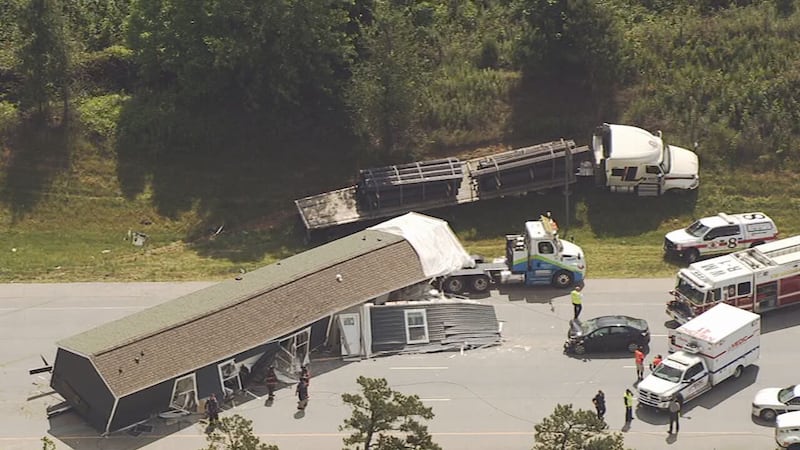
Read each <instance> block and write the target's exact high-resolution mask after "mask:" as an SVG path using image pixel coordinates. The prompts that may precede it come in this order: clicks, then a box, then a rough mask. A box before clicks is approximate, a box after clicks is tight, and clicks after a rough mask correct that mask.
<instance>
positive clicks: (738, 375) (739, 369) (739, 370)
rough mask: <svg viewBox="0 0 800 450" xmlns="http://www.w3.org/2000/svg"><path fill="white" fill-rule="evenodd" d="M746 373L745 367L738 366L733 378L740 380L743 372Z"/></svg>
mask: <svg viewBox="0 0 800 450" xmlns="http://www.w3.org/2000/svg"><path fill="white" fill-rule="evenodd" d="M743 371H744V367H742V366H736V370H734V371H733V378H739V377H740V376H742V372H743Z"/></svg>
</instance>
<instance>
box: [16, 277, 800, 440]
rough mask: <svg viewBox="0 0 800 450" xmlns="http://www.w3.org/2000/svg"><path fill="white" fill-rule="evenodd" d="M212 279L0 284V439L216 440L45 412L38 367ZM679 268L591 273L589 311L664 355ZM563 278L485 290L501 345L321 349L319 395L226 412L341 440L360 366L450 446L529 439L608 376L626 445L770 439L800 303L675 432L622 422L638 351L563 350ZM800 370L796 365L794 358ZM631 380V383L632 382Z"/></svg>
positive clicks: (614, 425)
mask: <svg viewBox="0 0 800 450" xmlns="http://www.w3.org/2000/svg"><path fill="white" fill-rule="evenodd" d="M209 284H210V283H204V282H195V283H130V284H118V283H78V284H6V285H0V376H2V380H3V383H2V384H0V411H2V420H1V421H0V449H2V450H18V449H24V450H27V449H41V448H42V445H41V442H40V439H41V438H42V437H43V436H50V438H51V439H53V440H54V441H55V443H56V446H57V448H59V449H61V448H65V449H66V448H71V449H80V450H89V449H92V450H93V449H103V450H105V449H109V450H111V449H114V450H123V449H126V450H127V449H140V448H142V449H177V450H196V449H199V448H202V447H204V446H205V445H206V443H205V437H204V427H203V425H202V424H201V423H199V422H198V420H199V418H200V417H199V416H190V417H189V418H185V419H181V420H179V421H170V422H169V423H168V422H165V421H162V420H160V419H156V420H155V421H154V422H153V425H154V428H153V430H152V431H149V432H147V431H145V432H142V433H140V434H138V435H134V434H133V433H129V432H120V433H115V434H112V435H110V436H108V437H100V436H98V434H97V432H96V431H94V430H92V429H91V428H89V427H87V426H86V425H85V424H84V423H83V422H82V421H81V420H80V418H79V417H78V416H77V415H75V414H74V413H65V414H62V415H59V416H56V417H54V418H52V419H50V420H49V421H48V419H47V418H46V416H45V408H46V407H47V406H48V405H51V404H54V403H57V402H58V399H57V396H55V395H53V393H52V392H51V390H50V389H49V386H48V375H47V374H44V375H33V376H31V375H29V374H28V370H29V369H31V368H35V367H39V366H41V365H42V361H41V359H40V355H42V356H44V357H45V358H46V359H47V360H48V361H49V362H52V358H53V356H54V354H55V342H56V341H57V340H59V339H61V338H64V337H67V336H71V335H73V334H75V333H77V332H80V331H83V330H85V329H89V328H92V327H94V326H96V325H99V324H102V323H105V322H108V321H111V320H114V319H116V318H119V317H122V316H124V315H127V314H130V313H133V312H135V311H138V310H140V309H143V308H146V307H148V306H151V305H154V304H158V303H160V302H162V301H166V300H169V299H172V298H175V297H178V296H180V295H183V294H185V293H188V292H191V291H193V290H195V289H199V288H202V287H204V286H208V285H209ZM671 286H672V280H667V279H646V280H641V279H637V280H632V279H625V280H589V281H588V282H587V284H586V289H585V290H584V309H583V313H582V318H584V319H586V318H590V317H594V316H597V315H605V314H627V315H632V316H635V317H641V318H645V319H647V321H648V322H649V324H650V328H651V330H652V335H653V336H652V342H651V353H650V354H649V355H648V361H649V360H650V359H651V358H652V356H654V355H655V354H656V353H662V354H666V349H667V345H666V325H667V319H668V317H667V316H666V314H665V312H664V305H665V301H666V299H667V291H668V290H669V289H670V288H671ZM565 294H566V293H565V292H563V291H554V290H551V289H535V288H523V287H501V289H499V290H493V291H492V292H491V295H489V296H488V297H486V298H483V299H481V300H482V301H485V302H490V303H492V304H494V305H495V306H496V310H497V315H498V318H499V319H500V320H502V321H503V336H504V342H503V344H502V345H500V346H496V347H490V348H483V349H475V350H469V351H466V352H463V353H461V352H449V353H438V354H426V355H399V356H391V357H383V358H375V359H369V360H359V361H349V362H346V361H339V360H338V359H331V360H327V361H323V360H317V361H312V363H311V370H312V374H313V378H312V382H311V386H310V394H311V402H310V405H309V407H308V409H307V411H306V412H305V414H302V415H301V414H298V413H297V412H296V409H295V405H296V402H295V400H294V397H293V392H292V390H291V388H289V387H284V388H283V389H281V390H279V391H278V393H277V398H276V401H275V402H274V403H273V404H272V405H271V406H268V405H266V404H265V402H264V398H263V397H261V396H262V395H263V391H261V390H258V389H257V388H254V389H253V390H252V392H253V397H249V396H248V398H246V399H240V401H238V402H237V403H236V405H235V406H231V407H230V409H228V410H226V411H225V413H224V414H233V413H236V414H240V415H242V416H244V417H247V418H248V419H251V420H253V425H254V431H255V432H256V433H257V434H258V435H259V436H260V437H261V439H262V441H263V442H267V443H273V444H277V445H278V446H279V447H280V448H281V449H283V450H287V449H299V450H318V449H339V448H342V437H343V436H344V435H345V432H342V431H340V430H339V425H341V424H342V422H343V420H344V418H345V417H349V415H350V411H349V408H348V407H347V406H346V405H344V404H343V403H342V402H341V394H342V393H345V392H356V391H357V385H356V382H355V380H356V378H357V377H358V376H359V375H364V376H368V377H384V378H386V379H387V380H388V381H389V383H390V385H391V386H392V387H393V388H394V389H397V390H400V391H403V392H406V393H409V394H417V395H419V396H420V398H422V399H423V401H424V402H425V403H426V404H427V405H428V406H431V407H433V411H434V413H435V414H436V417H435V418H434V419H433V420H432V421H431V422H429V426H430V430H431V432H432V434H433V436H434V441H435V442H437V443H439V444H440V445H441V446H442V447H443V448H444V449H446V450H451V449H463V450H470V449H529V448H531V447H532V446H533V443H534V429H533V427H534V424H536V423H539V422H540V421H541V419H542V418H543V417H546V416H548V415H550V414H551V413H552V411H553V409H554V407H555V405H556V404H559V403H560V404H567V403H571V404H573V405H574V406H575V407H576V408H583V409H590V410H591V409H592V404H591V398H592V396H593V395H594V394H595V392H597V390H598V389H602V390H603V391H604V392H605V393H606V400H607V404H608V413H607V415H606V419H607V422H608V424H609V427H610V429H611V430H619V431H623V432H624V437H625V446H626V447H627V448H633V449H640V450H647V449H697V450H700V449H702V450H708V449H725V450H737V449H741V450H745V449H746V450H753V449H774V448H775V443H774V440H773V429H772V427H771V426H770V425H769V424H762V423H759V422H758V421H757V420H755V419H753V418H752V417H751V416H750V404H751V401H752V398H753V395H754V393H755V392H756V390H758V389H760V388H763V387H770V386H783V385H789V384H792V383H796V382H798V381H800V379H798V377H799V376H800V375H798V374H797V370H796V367H797V361H798V358H797V345H798V344H797V343H798V342H800V327H798V326H797V325H800V309H798V308H794V309H790V310H786V311H778V312H775V313H773V314H768V315H765V316H764V318H763V319H762V333H763V335H762V351H761V359H760V360H759V362H758V365H757V366H752V367H750V368H749V369H748V370H746V371H745V373H744V374H743V376H742V377H741V378H740V379H738V380H729V381H726V382H724V383H723V384H721V385H719V386H717V387H716V388H714V390H712V391H711V392H708V393H706V394H704V395H703V396H701V397H699V398H698V399H696V400H694V401H692V402H689V403H688V404H687V405H686V407H685V415H684V417H683V418H682V419H681V431H680V433H679V434H678V435H677V436H674V435H673V436H669V435H668V434H667V423H668V421H667V418H666V417H665V416H663V415H660V414H657V413H655V412H654V411H652V410H649V409H647V408H641V409H639V408H637V409H636V411H635V419H634V421H633V422H632V424H631V426H630V428H629V429H626V430H622V427H623V421H624V407H623V401H622V394H623V392H624V390H625V388H626V387H631V389H632V390H634V389H633V382H634V381H635V378H636V377H635V370H634V367H633V358H632V356H631V355H628V354H616V355H603V356H589V357H587V358H585V359H581V358H573V357H568V356H566V355H564V354H562V345H563V342H564V339H565V336H566V330H567V324H568V321H569V319H570V318H571V316H572V306H571V305H570V303H569V298H568V296H567V295H565ZM792 369H794V370H792ZM634 392H635V390H634Z"/></svg>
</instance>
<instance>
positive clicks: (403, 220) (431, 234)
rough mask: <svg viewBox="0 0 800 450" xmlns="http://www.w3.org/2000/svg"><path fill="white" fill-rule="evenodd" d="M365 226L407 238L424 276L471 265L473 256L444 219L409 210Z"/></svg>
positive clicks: (443, 273)
mask: <svg viewBox="0 0 800 450" xmlns="http://www.w3.org/2000/svg"><path fill="white" fill-rule="evenodd" d="M369 229H370V230H378V231H383V232H385V233H391V234H394V235H397V236H401V237H403V238H404V239H405V240H406V241H408V243H409V244H411V246H412V247H413V248H414V250H415V251H416V252H417V255H418V256H419V261H420V264H421V265H422V271H423V272H424V273H425V276H428V277H431V278H433V277H438V276H441V275H446V274H448V273H450V272H453V271H454V270H458V269H461V268H463V267H473V266H475V260H473V259H472V257H471V256H469V253H467V251H466V250H464V247H463V246H462V245H461V242H459V240H458V238H457V237H456V235H455V233H453V230H451V229H450V226H449V225H448V224H447V222H445V221H444V220H441V219H437V218H435V217H430V216H426V215H423V214H418V213H414V212H410V213H408V214H405V215H402V216H400V217H396V218H394V219H391V220H387V221H386V222H383V223H379V224H378V225H375V226H374V227H370V228H369Z"/></svg>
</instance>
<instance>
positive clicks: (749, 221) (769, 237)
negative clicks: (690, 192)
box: [664, 212, 778, 264]
mask: <svg viewBox="0 0 800 450" xmlns="http://www.w3.org/2000/svg"><path fill="white" fill-rule="evenodd" d="M777 238H778V227H776V226H775V222H773V220H772V219H770V218H769V216H767V215H766V214H764V213H763V212H751V213H743V214H725V213H719V214H717V215H716V216H710V217H703V218H702V219H699V220H696V221H694V222H692V224H691V225H689V226H688V227H686V228H682V229H680V230H675V231H670V232H669V233H667V234H666V236H664V253H665V254H666V256H668V257H669V256H673V257H674V256H677V257H682V258H685V259H686V261H688V262H689V263H690V264H691V263H693V262H695V261H697V260H698V259H700V257H701V256H709V255H721V254H724V253H730V252H733V251H736V250H741V249H743V248H749V247H755V246H756V245H761V244H765V243H767V242H771V241H774V240H775V239H777Z"/></svg>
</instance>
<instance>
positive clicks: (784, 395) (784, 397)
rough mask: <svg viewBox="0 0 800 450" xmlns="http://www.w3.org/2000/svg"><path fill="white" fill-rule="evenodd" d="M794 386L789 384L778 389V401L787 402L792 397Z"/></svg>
mask: <svg viewBox="0 0 800 450" xmlns="http://www.w3.org/2000/svg"><path fill="white" fill-rule="evenodd" d="M794 388H795V387H794V386H789V387H787V388H783V389H781V390H780V391H778V401H779V402H781V403H788V402H789V400H791V399H793V398H794Z"/></svg>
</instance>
